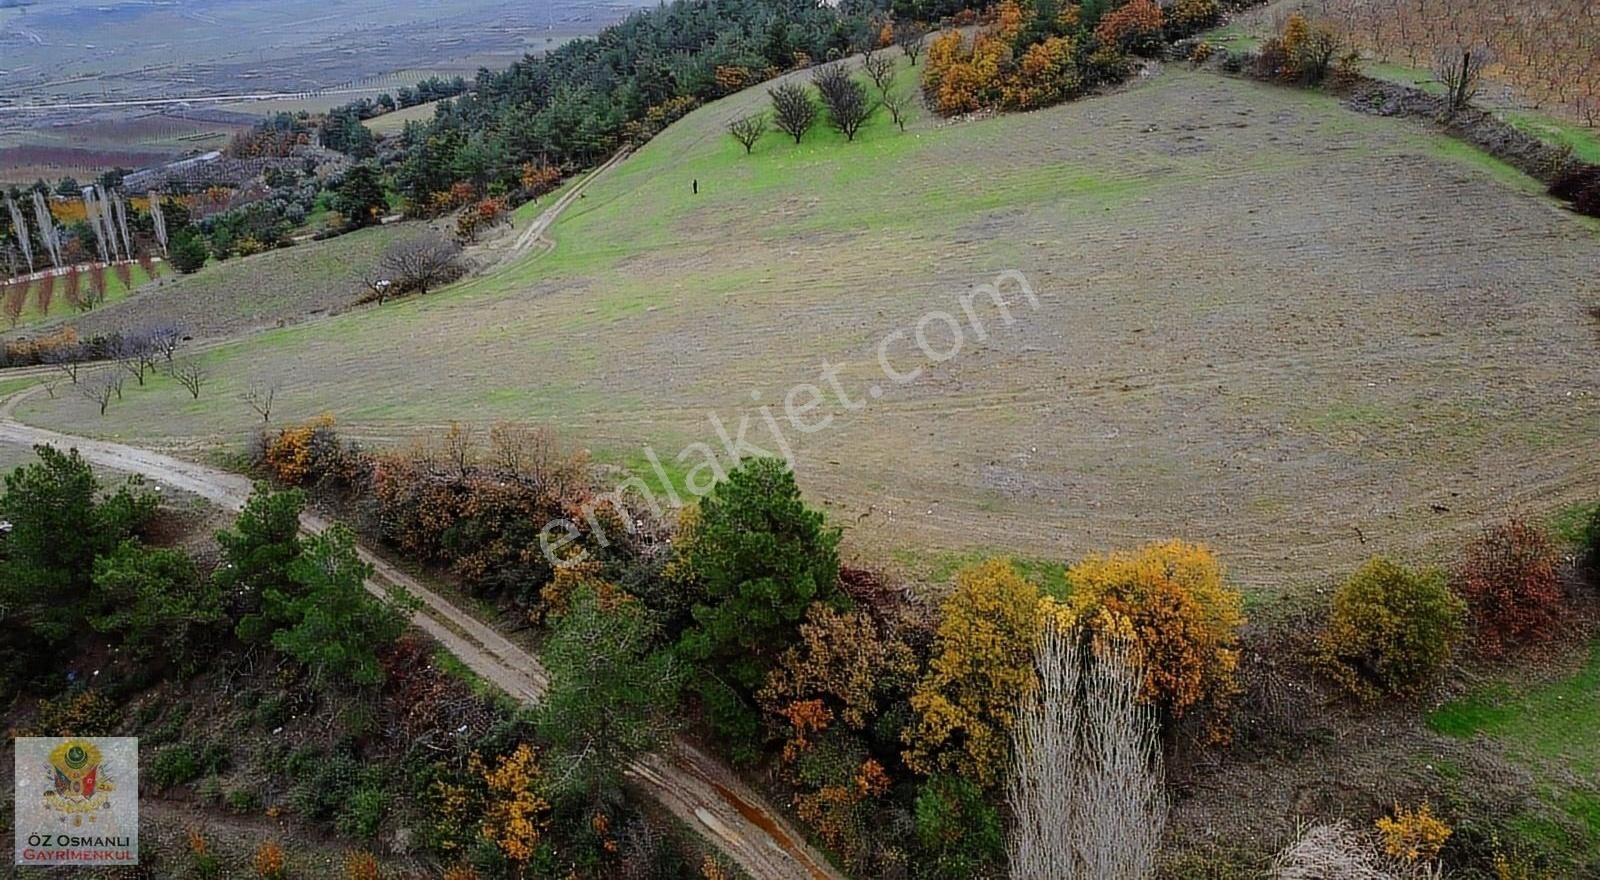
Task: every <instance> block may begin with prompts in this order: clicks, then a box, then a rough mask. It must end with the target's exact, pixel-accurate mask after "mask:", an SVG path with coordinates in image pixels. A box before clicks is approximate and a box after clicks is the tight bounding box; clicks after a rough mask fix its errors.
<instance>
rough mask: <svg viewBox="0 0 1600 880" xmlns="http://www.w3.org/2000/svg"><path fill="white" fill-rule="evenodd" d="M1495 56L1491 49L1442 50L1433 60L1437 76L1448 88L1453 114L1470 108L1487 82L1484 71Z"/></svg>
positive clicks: (1448, 99)
mask: <svg viewBox="0 0 1600 880" xmlns="http://www.w3.org/2000/svg"><path fill="white" fill-rule="evenodd" d="M1492 57H1493V56H1491V55H1490V54H1489V50H1488V49H1483V48H1478V49H1463V48H1460V47H1452V48H1449V49H1441V50H1440V51H1439V54H1438V55H1437V56H1436V57H1435V58H1434V60H1433V75H1434V76H1435V77H1436V78H1438V80H1439V82H1440V84H1442V85H1443V86H1444V87H1445V91H1446V97H1445V100H1446V101H1448V102H1449V106H1450V112H1452V113H1454V112H1456V111H1457V110H1460V109H1462V108H1464V107H1466V106H1467V102H1469V101H1471V100H1472V99H1473V98H1476V97H1477V96H1478V86H1479V84H1480V82H1481V81H1482V79H1483V69H1484V68H1485V67H1488V66H1489V62H1490V60H1491V59H1492Z"/></svg>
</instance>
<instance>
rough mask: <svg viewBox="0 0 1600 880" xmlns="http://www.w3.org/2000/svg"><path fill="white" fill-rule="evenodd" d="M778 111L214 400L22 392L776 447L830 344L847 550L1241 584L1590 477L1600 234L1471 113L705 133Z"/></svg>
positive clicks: (1596, 473) (810, 464) (1192, 82)
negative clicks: (249, 400)
mask: <svg viewBox="0 0 1600 880" xmlns="http://www.w3.org/2000/svg"><path fill="white" fill-rule="evenodd" d="M763 100H764V92H761V91H759V90H757V91H755V92H753V93H749V94H745V95H741V96H736V97H735V98H733V99H729V100H728V101H724V102H720V103H717V104H714V105H711V106H709V107H707V108H704V109H702V110H700V111H698V112H696V113H695V114H693V115H691V116H690V117H688V118H687V119H686V120H685V121H684V122H682V123H680V124H678V125H677V126H675V127H674V128H672V129H671V130H669V131H668V132H667V133H666V134H664V135H663V136H661V137H659V138H658V139H656V140H654V141H652V142H651V143H650V144H649V145H648V146H647V147H646V148H644V149H643V150H641V151H640V152H639V153H638V154H637V155H635V156H633V157H631V158H629V159H628V160H626V161H625V162H623V163H622V164H621V165H619V166H618V167H617V168H616V169H615V171H613V172H611V173H610V174H608V175H607V176H606V177H604V178H602V179H600V180H598V181H597V182H596V183H595V184H594V186H593V187H591V188H590V189H589V190H588V191H587V193H586V197H585V198H584V199H583V200H582V201H581V202H580V203H579V204H578V205H576V206H575V207H574V208H573V209H572V210H571V211H570V212H568V213H567V214H566V215H564V217H563V219H562V220H561V222H560V223H559V224H558V225H557V226H556V227H555V229H554V230H553V232H552V237H553V238H554V239H555V240H556V241H557V247H556V250H555V251H554V252H553V253H552V254H550V255H549V256H547V257H544V258H542V259H538V260H533V261H529V262H525V263H522V264H519V265H516V266H514V267H512V268H511V269H510V270H507V271H505V272H503V273H500V274H497V275H494V276H490V277H487V278H481V279H477V280H474V281H471V282H468V283H466V284H463V285H460V286H458V287H456V288H454V289H452V290H450V291H446V292H443V293H440V294H437V295H434V296H430V297H428V298H424V299H416V300H410V301H403V302H400V303H396V304H393V305H390V306H385V307H383V308H382V309H375V310H373V309H365V310H361V311H359V312H356V313H351V314H346V315H341V316H337V317H333V318H330V319H327V320H321V321H316V322H312V323H309V324H305V325H301V326H298V327H292V328H287V329H283V330H274V331H269V332H266V333H263V334H259V335H256V336H253V337H250V338H248V339H245V340H242V341H240V342H238V343H235V344H231V345H227V346H223V347H220V348H217V349H213V350H211V351H209V352H208V353H207V354H206V355H205V357H206V359H207V361H208V363H209V368H210V369H211V371H212V373H213V375H214V376H215V381H214V388H212V389H210V390H208V392H207V394H206V395H204V396H202V398H201V399H200V400H199V401H193V400H190V399H189V398H188V396H187V395H186V394H183V393H181V392H179V391H178V390H177V389H176V388H174V387H172V385H171V383H170V382H168V383H165V384H163V383H160V382H157V383H153V384H152V385H151V386H150V387H148V388H144V389H131V390H130V393H129V394H128V396H127V400H126V401H125V402H123V403H121V404H118V405H116V406H114V407H113V408H112V410H111V412H110V414H109V415H108V416H106V417H104V418H101V417H100V416H98V415H97V414H96V412H95V410H94V408H93V407H92V406H91V405H90V404H89V403H88V402H87V401H83V400H75V399H67V398H63V399H59V400H55V401H50V400H44V399H39V397H37V396H35V397H34V398H32V399H29V400H28V401H26V402H25V403H24V404H23V405H22V406H21V407H20V408H19V411H18V415H19V417H20V418H22V419H23V420H24V421H28V422H33V423H39V424H42V425H46V426H49V427H54V428H58V429H62V430H66V431H71V432H77V433H89V434H101V435H119V436H124V437H130V436H131V437H138V438H139V440H140V442H141V443H149V444H163V443H165V444H170V445H189V443H190V442H191V441H192V440H194V439H196V438H215V437H225V438H228V440H230V441H231V442H234V443H240V442H243V440H244V439H245V438H246V436H247V435H248V433H249V432H250V431H251V430H252V429H253V426H252V422H253V421H255V417H254V415H253V414H252V413H251V412H250V411H249V409H248V408H247V407H245V406H244V405H243V404H240V403H239V402H238V400H237V396H238V394H239V393H241V392H242V391H243V390H245V389H246V388H248V387H250V386H251V385H252V384H256V383H271V384H275V385H276V386H277V387H278V389H279V393H278V409H277V411H276V413H275V418H276V419H294V418H303V417H308V416H312V415H315V414H318V413H321V412H331V413H333V414H335V415H336V416H337V417H338V418H339V419H340V420H341V422H343V423H344V424H345V425H346V426H347V428H352V429H353V430H354V433H356V434H358V435H362V436H365V437H366V438H368V439H376V440H398V439H401V438H403V437H406V436H408V435H413V434H416V433H418V432H422V431H428V430H432V429H434V428H436V427H437V426H440V425H442V424H444V423H446V422H448V421H450V420H452V419H463V420H468V421H472V422H475V423H489V422H492V421H495V420H502V419H511V420H525V421H532V422H543V423H550V424H554V425H557V426H559V428H560V429H561V431H562V432H563V434H564V435H565V436H566V437H567V438H569V439H570V440H572V441H574V442H579V443H583V444H586V445H590V446H592V447H594V448H595V449H596V450H597V451H598V452H599V453H600V454H601V455H602V457H606V458H610V459H613V460H617V461H623V462H630V463H634V462H638V461H639V460H640V452H641V450H642V447H643V444H646V443H650V444H653V446H654V448H655V449H656V450H658V452H659V454H660V455H661V457H662V458H663V459H665V460H668V461H671V460H672V458H673V456H674V455H676V453H677V452H678V450H680V449H682V448H684V446H685V444H689V443H693V442H704V443H709V444H712V445H714V446H717V447H718V448H719V449H720V448H721V444H720V442H719V440H718V438H717V434H716V432H715V430H714V429H713V427H712V426H711V425H709V424H708V421H707V414H708V413H710V412H715V413H717V414H719V415H720V417H721V419H722V420H723V422H725V423H727V424H728V425H730V430H736V425H737V422H738V421H739V419H740V418H741V416H748V417H750V418H751V419H752V422H753V427H752V428H751V430H750V432H749V437H750V440H751V441H752V442H753V443H756V444H758V445H765V446H767V447H768V448H770V447H771V446H772V443H771V438H770V435H768V434H766V433H765V432H764V430H763V429H762V428H761V426H760V425H761V423H760V417H759V414H758V412H757V409H756V408H757V407H759V406H760V405H761V404H763V403H765V404H774V403H777V404H778V405H779V406H780V407H781V401H782V399H783V396H784V394H785V392H786V391H787V390H788V389H789V388H790V387H792V386H794V385H796V384H799V383H807V382H820V380H819V378H818V377H819V374H820V370H821V368H822V367H821V365H822V362H823V360H824V359H826V360H827V361H828V362H829V363H832V364H835V365H842V366H841V367H840V370H839V382H840V384H841V385H842V386H843V387H844V388H845V389H847V391H848V392H849V396H850V397H851V398H853V399H854V400H855V401H856V402H857V403H860V404H861V407H862V408H861V409H860V410H859V411H855V412H851V411H847V410H846V409H845V408H844V407H843V406H839V405H833V400H832V397H831V396H830V398H829V400H830V405H829V406H828V407H827V408H826V409H827V410H828V411H831V413H832V415H833V416H834V417H835V418H834V421H833V423H832V425H831V426H830V427H828V428H827V429H826V430H823V431H820V432H818V433H815V434H810V435H801V434H798V433H796V432H790V434H789V436H788V438H787V439H788V441H789V442H790V443H791V444H792V445H793V447H794V450H795V454H796V457H797V461H798V468H799V474H800V478H801V481H802V483H803V485H804V486H805V488H806V491H807V493H808V494H809V495H811V496H812V497H815V498H818V499H820V500H822V501H823V502H824V503H827V504H829V505H831V506H832V507H833V510H832V513H833V515H834V516H835V517H836V518H837V520H838V521H839V522H841V523H842V524H845V525H847V526H848V532H847V541H848V542H850V544H851V545H852V546H854V547H855V548H857V549H863V548H873V549H883V548H885V547H888V548H900V547H918V548H928V547H932V548H950V549H975V548H1004V549H1007V550H1012V551H1016V552H1021V553H1027V554H1041V555H1044V554H1048V555H1050V556H1053V557H1056V558H1062V557H1066V558H1072V557H1074V556H1076V555H1078V554H1080V553H1082V552H1085V551H1089V550H1095V549H1102V548H1106V547H1109V546H1118V545H1129V544H1135V543H1138V542H1141V541H1144V540H1147V539H1150V538H1152V537H1155V536H1161V535H1169V534H1174V535H1182V536H1184V537H1187V538H1192V539H1198V540H1204V541H1207V542H1209V543H1211V544H1213V545H1215V546H1216V547H1217V548H1218V549H1219V551H1220V553H1221V554H1222V556H1223V558H1224V559H1225V560H1227V561H1228V562H1229V563H1230V564H1231V566H1232V567H1233V569H1234V572H1235V574H1236V576H1237V577H1238V579H1239V580H1240V581H1241V582H1243V583H1246V584H1250V585H1254V586H1258V587H1261V586H1268V585H1272V586H1278V585H1282V584H1284V583H1285V582H1286V581H1288V582H1294V581H1300V580H1305V579H1313V578H1317V579H1320V578H1321V577H1322V576H1323V574H1324V573H1325V572H1327V571H1328V570H1329V569H1330V568H1333V569H1336V570H1337V569H1341V568H1342V567H1345V566H1348V565H1352V564H1353V563H1354V562H1355V561H1356V560H1358V559H1360V558H1362V557H1364V556H1366V555H1368V554H1370V553H1373V552H1376V551H1383V550H1386V551H1394V552H1397V553H1405V554H1406V555H1407V556H1408V557H1410V558H1416V557H1418V556H1424V557H1425V556H1426V555H1427V552H1428V551H1429V550H1430V549H1432V548H1433V547H1435V546H1436V545H1437V544H1438V542H1439V541H1440V540H1441V539H1442V538H1443V537H1445V536H1447V535H1453V534H1455V533H1457V532H1460V531H1462V530H1464V529H1467V528H1470V527H1474V526H1475V525H1476V524H1477V523H1478V522H1479V521H1481V519H1482V518H1483V517H1484V516H1485V515H1487V514H1490V513H1493V512H1498V511H1500V510H1502V509H1504V508H1505V507H1507V506H1516V505H1524V506H1538V507H1544V506H1555V505H1559V504H1561V503H1564V502H1566V501H1570V500H1576V499H1577V498H1579V497H1580V496H1581V495H1582V494H1583V492H1584V491H1585V490H1587V489H1589V488H1590V487H1592V486H1593V485H1594V482H1595V480H1596V479H1597V478H1600V461H1597V460H1596V459H1595V458H1594V456H1593V454H1592V430H1593V426H1594V425H1595V424H1596V419H1597V418H1600V399H1597V398H1596V397H1595V392H1594V389H1595V388H1596V387H1597V382H1600V366H1597V364H1600V361H1597V359H1596V357H1595V353H1596V348H1597V345H1600V342H1597V339H1596V337H1595V335H1594V333H1593V330H1592V329H1591V327H1590V326H1588V323H1587V319H1586V317H1585V316H1586V314H1587V310H1588V309H1589V308H1591V307H1593V306H1594V305H1596V304H1597V303H1600V287H1597V282H1596V278H1595V275H1594V271H1593V269H1594V264H1593V257H1592V254H1593V252H1594V244H1595V241H1596V238H1595V237H1596V234H1597V230H1596V226H1595V224H1593V223H1591V222H1588V221H1583V220H1580V219H1578V218H1575V217H1573V216H1571V215H1569V214H1566V213H1564V212H1563V211H1561V210H1559V209H1558V208H1557V207H1556V206H1555V205H1554V203H1552V202H1551V201H1549V200H1547V199H1546V198H1544V197H1543V196H1541V195H1539V194H1538V193H1537V187H1536V185H1534V184H1533V183H1532V182H1531V181H1528V180H1526V179H1524V178H1521V177H1520V176H1519V175H1517V174H1516V173H1515V172H1513V171H1511V170H1510V169H1508V168H1506V167H1504V166H1501V165H1499V164H1497V163H1494V162H1491V161H1489V160H1487V159H1484V158H1483V157H1481V156H1479V155H1478V154H1476V153H1474V152H1472V151H1470V150H1468V149H1467V148H1465V147H1463V146H1461V145H1459V144H1457V143H1455V142H1453V141H1449V140H1446V139H1443V138H1442V137H1439V136H1435V135H1433V134H1430V133H1427V132H1426V131H1424V130H1423V129H1421V128H1418V127H1415V126H1413V125H1411V124H1408V123H1405V122H1402V121H1395V120H1385V119H1375V118H1371V117H1366V116H1360V115H1357V114H1353V113H1350V112H1348V111H1347V110H1345V109H1344V108H1342V107H1340V106H1339V105H1338V103H1337V102H1336V101H1334V100H1333V99H1331V98H1329V97H1326V96H1323V95H1318V94H1313V93H1306V92H1298V91H1289V90H1282V89H1277V88H1273V87H1269V86H1263V85H1259V84H1253V83H1249V82H1245V81H1239V80H1231V79H1225V78H1219V77H1216V76H1212V75H1208V74H1201V73H1189V72H1178V71H1173V70H1168V71H1167V72H1165V73H1163V74H1162V75H1160V76H1159V77H1156V78H1154V79H1151V80H1149V81H1146V82H1143V83H1141V84H1139V85H1137V86H1134V87H1132V88H1129V89H1127V90H1125V91H1122V92H1120V93H1117V94H1113V95H1110V96H1106V97H1100V98H1095V99H1090V100H1086V101H1082V102H1079V103H1076V104H1072V105H1068V106H1063V107H1059V108H1056V109H1052V110H1047V111H1041V112H1036V113H1031V114H1026V115H1019V116H1011V117H1004V118H994V119H986V120H980V121H973V122H967V123H962V124H953V125H952V124H942V123H939V122H937V121H935V120H931V119H919V120H917V121H915V122H914V123H913V125H912V126H911V127H910V130H909V131H908V132H907V133H905V134H900V133H898V132H896V131H894V130H893V129H892V127H891V126H890V125H889V124H888V123H887V121H885V120H879V121H877V122H876V123H875V124H874V125H873V126H872V127H870V128H869V129H868V130H867V131H866V132H864V134H863V135H862V136H861V137H860V138H859V139H858V142H857V143H855V144H844V143H843V142H842V139H841V138H838V137H836V136H834V135H833V134H832V133H831V132H828V133H821V132H814V133H813V134H812V135H810V136H808V138H807V140H806V142H805V144H804V145H802V146H800V147H798V148H796V147H795V146H793V145H792V144H791V143H789V142H787V141H786V140H784V139H783V138H782V137H781V136H779V135H769V136H768V137H767V138H766V139H765V140H763V141H762V142H761V143H760V144H759V145H758V146H757V148H756V152H755V155H754V156H751V157H745V156H744V155H742V152H743V151H742V148H740V147H739V146H738V145H736V144H734V143H733V142H732V141H731V140H729V139H728V138H727V136H726V135H725V134H724V133H723V130H722V126H723V123H724V122H725V120H726V119H727V118H729V117H730V116H731V115H733V114H734V113H736V112H739V111H740V110H741V109H745V108H746V107H754V106H756V105H759V104H760V103H762V102H763ZM693 180H698V182H699V188H700V192H699V194H698V195H691V181H693ZM290 253H291V254H293V253H294V252H290ZM257 259H260V258H257ZM1005 270H1017V271H1020V272H1022V273H1023V274H1024V275H1025V276H1026V277H1027V278H1028V280H1029V281H1030V282H1031V284H1032V286H1033V287H1034V289H1035V290H1036V291H1037V293H1038V297H1039V300H1040V303H1039V306H1038V308H1037V309H1035V310H1031V311H1029V310H1020V314H1019V320H1018V322H1017V323H1016V325H1015V326H1012V327H1009V328H1008V327H1005V326H1004V325H1003V324H1002V323H1001V322H1000V321H999V315H998V313H997V312H993V311H991V312H988V313H986V314H985V319H986V323H987V326H988V328H989V331H990V332H989V333H988V335H987V338H986V339H982V340H980V339H977V338H975V337H974V336H971V335H969V336H967V338H966V339H965V340H964V344H963V347H962V350H961V351H960V353H959V355H958V356H956V357H954V358H952V359H950V360H948V361H945V362H943V363H940V364H931V363H926V362H924V361H922V360H918V359H915V358H916V354H915V351H914V349H912V348H911V344H910V343H909V342H907V341H905V337H901V339H900V341H898V342H896V343H895V345H896V346H897V347H895V348H893V349H892V351H893V352H894V357H895V358H897V359H899V360H900V361H901V363H902V364H905V365H907V366H909V365H913V364H914V365H917V366H922V367H924V370H923V372H922V374H921V375H920V377H919V378H918V379H917V380H916V381H914V382H911V383H909V384H906V385H904V386H898V387H890V388H888V389H887V390H886V392H885V393H884V394H883V396H882V399H876V400H874V399H870V398H868V397H867V396H866V395H865V389H867V388H868V387H869V386H871V385H872V384H876V383H882V382H883V375H882V372H881V369H880V367H879V366H878V363H877V356H876V350H877V346H878V345H879V342H880V340H883V339H884V338H885V337H886V336H888V335H889V334H890V333H891V332H892V331H895V330H904V331H905V332H906V333H908V334H909V333H910V332H911V330H912V329H913V328H914V327H915V326H916V324H917V322H918V320H919V318H920V317H921V316H923V315H925V314H927V313H928V312H929V311H930V310H945V311H952V312H955V313H957V314H959V307H958V305H957V301H956V299H955V297H956V295H957V294H958V293H960V292H962V291H963V290H965V289H966V288H968V287H969V286H971V285H973V284H975V283H982V282H986V281H989V280H991V279H993V278H994V277H995V275H996V273H999V272H1001V271H1005ZM208 271H210V270H208ZM262 287H263V288H266V287H270V285H262ZM1013 302H1014V303H1015V302H1016V300H1013ZM237 307H239V306H225V305H222V304H221V303H218V304H217V305H216V306H215V308H217V309H219V310H226V309H231V308H237ZM940 332H941V331H940V330H939V329H938V327H937V326H935V328H934V330H932V331H930V335H931V336H936V337H937V341H938V344H939V347H947V346H948V344H949V342H950V340H949V337H948V335H946V336H937V334H938V333H940ZM755 394H759V395H760V402H755V401H753V400H752V397H753V395H755ZM819 415H820V412H819ZM686 461H687V462H688V464H693V463H694V462H695V461H698V459H694V458H690V459H687V460H686ZM673 470H674V471H675V472H676V473H675V477H677V478H680V479H681V478H682V476H683V470H684V466H683V465H678V466H675V467H674V468H673ZM1329 523H1338V524H1340V525H1339V526H1338V527H1337V528H1330V527H1329V526H1328V524H1329Z"/></svg>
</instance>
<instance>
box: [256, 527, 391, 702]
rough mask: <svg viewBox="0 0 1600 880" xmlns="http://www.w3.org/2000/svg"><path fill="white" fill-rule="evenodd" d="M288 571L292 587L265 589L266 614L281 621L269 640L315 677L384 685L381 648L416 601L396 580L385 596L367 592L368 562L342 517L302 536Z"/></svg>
mask: <svg viewBox="0 0 1600 880" xmlns="http://www.w3.org/2000/svg"><path fill="white" fill-rule="evenodd" d="M288 575H289V580H290V581H291V583H292V586H289V587H286V588H283V589H272V590H267V591H266V592H265V593H263V595H262V604H263V608H264V610H265V614H266V616H267V617H268V618H270V619H273V620H279V621H282V622H283V624H282V625H281V626H280V627H279V628H278V629H276V630H275V631H274V632H273V633H272V646H273V647H274V648H277V649H278V650H280V651H282V652H284V653H285V654H288V655H289V656H291V657H293V658H295V659H296V660H299V661H300V662H301V663H304V664H305V665H306V666H307V667H309V668H310V669H311V675H312V677H313V679H317V680H326V679H328V678H334V679H337V680H339V681H343V682H348V683H350V684H354V685H358V686H371V685H377V684H381V683H382V682H383V664H381V663H380V662H379V661H378V651H379V650H380V649H382V648H384V647H387V646H388V645H390V644H393V643H394V641H395V640H396V639H398V638H400V634H401V633H403V632H405V629H406V616H407V614H408V612H409V611H410V610H411V609H412V608H413V607H414V606H415V601H414V600H413V599H411V597H410V596H408V595H407V594H406V593H405V591H403V590H401V589H399V588H398V587H391V588H390V590H389V593H388V595H387V596H386V597H384V598H382V599H378V598H374V597H373V596H370V595H368V594H367V588H366V581H367V578H369V577H371V576H372V566H370V565H368V564H367V563H365V562H363V561H362V560H361V558H360V556H359V555H357V553H356V547H355V534H354V533H353V532H351V531H350V529H349V527H347V526H344V525H342V524H335V525H334V526H332V527H331V528H329V529H328V530H327V531H326V532H323V533H322V534H320V535H318V536H317V537H315V538H312V539H311V540H310V541H308V542H306V545H305V548H304V549H303V550H302V552H301V554H300V556H299V558H297V559H295V560H294V561H293V562H291V563H289V568H288Z"/></svg>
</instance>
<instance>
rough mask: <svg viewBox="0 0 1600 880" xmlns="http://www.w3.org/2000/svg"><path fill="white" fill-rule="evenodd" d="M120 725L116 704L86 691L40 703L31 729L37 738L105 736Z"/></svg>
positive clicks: (103, 696) (93, 691)
mask: <svg viewBox="0 0 1600 880" xmlns="http://www.w3.org/2000/svg"><path fill="white" fill-rule="evenodd" d="M121 723H122V710H121V709H119V708H118V707H117V701H116V700H113V699H111V698H110V697H107V696H105V695H104V694H102V693H100V692H99V691H97V690H94V689H93V688H89V689H86V690H81V691H75V692H69V693H65V694H62V695H61V696H59V697H56V698H54V699H49V700H40V701H39V714H38V716H37V718H35V719H34V728H35V729H36V730H37V731H38V732H39V735H40V736H105V735H107V734H109V733H111V732H112V731H114V730H116V729H117V726H118V725H119V724H121Z"/></svg>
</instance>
